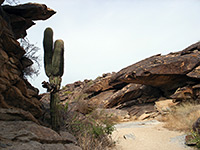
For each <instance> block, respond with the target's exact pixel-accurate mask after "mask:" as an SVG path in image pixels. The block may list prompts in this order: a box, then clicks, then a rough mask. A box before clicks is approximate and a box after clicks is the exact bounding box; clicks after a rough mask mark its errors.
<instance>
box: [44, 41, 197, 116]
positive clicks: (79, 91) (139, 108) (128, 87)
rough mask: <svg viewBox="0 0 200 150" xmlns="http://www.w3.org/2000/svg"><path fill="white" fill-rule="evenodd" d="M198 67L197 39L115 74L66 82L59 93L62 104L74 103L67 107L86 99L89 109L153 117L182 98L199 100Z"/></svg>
mask: <svg viewBox="0 0 200 150" xmlns="http://www.w3.org/2000/svg"><path fill="white" fill-rule="evenodd" d="M199 68H200V42H197V43H195V44H193V45H191V46H189V47H188V48H186V49H184V50H182V51H178V52H175V53H170V54H168V55H160V54H159V55H155V56H152V57H150V58H147V59H144V60H142V61H140V62H138V63H135V64H133V65H130V66H128V67H126V68H124V69H122V70H120V71H119V72H117V73H108V74H103V75H102V76H101V77H98V78H97V79H95V80H84V81H83V82H81V81H78V82H75V83H74V84H68V85H66V86H65V87H64V88H63V89H62V90H61V91H60V96H61V100H62V102H63V103H64V104H65V103H69V104H73V105H69V107H73V109H75V110H77V111H78V108H77V106H74V105H75V103H74V101H76V102H77V101H81V103H83V101H85V103H87V104H88V107H90V108H91V109H92V108H108V109H110V108H113V109H116V108H117V109H123V110H127V111H128V112H129V115H131V116H133V115H134V116H137V118H139V117H140V116H141V115H142V114H145V115H144V116H145V117H146V116H153V117H155V116H156V114H157V113H156V112H157V111H158V112H160V113H162V114H163V113H166V111H167V110H169V109H170V108H171V107H174V106H175V105H177V104H178V103H179V102H181V101H195V102H197V103H199V102H200V85H199V81H200V72H199V70H200V69H199ZM44 99H45V98H44ZM46 99H48V98H47V97H46ZM165 100H166V102H170V103H167V104H166V102H164V101H165ZM159 101H160V102H159ZM155 102H157V107H155V106H154V105H155ZM158 105H159V107H158ZM144 116H143V117H144Z"/></svg>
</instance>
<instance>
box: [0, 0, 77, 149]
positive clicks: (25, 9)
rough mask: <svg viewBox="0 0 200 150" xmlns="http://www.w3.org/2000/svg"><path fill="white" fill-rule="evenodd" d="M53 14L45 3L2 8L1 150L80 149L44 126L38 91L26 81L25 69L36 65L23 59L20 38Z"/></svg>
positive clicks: (70, 139) (63, 134)
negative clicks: (37, 23) (36, 21)
mask: <svg viewBox="0 0 200 150" xmlns="http://www.w3.org/2000/svg"><path fill="white" fill-rule="evenodd" d="M3 1H4V0H3ZM3 1H0V4H2V3H3ZM54 13H55V11H53V10H51V9H49V8H47V7H46V5H43V4H35V3H28V4H23V5H18V6H8V5H5V6H0V68H1V69H0V149H4V150H11V149H15V150H23V149H24V150H25V149H26V150H35V149H37V150H44V149H46V150H51V149H52V150H53V149H59V150H71V149H73V150H80V148H79V147H78V146H76V144H77V142H76V139H75V138H74V137H73V136H72V135H71V134H69V133H68V132H63V131H62V132H60V133H57V132H55V131H53V130H52V129H50V128H47V127H44V126H42V125H41V119H40V118H41V117H42V116H43V115H44V109H43V108H44V106H43V105H42V103H41V102H40V96H39V95H38V89H36V88H34V87H33V86H32V85H31V84H30V83H29V82H28V81H27V80H26V79H24V78H23V70H24V69H25V68H26V67H28V66H30V65H32V64H33V62H32V61H31V60H30V59H28V58H26V57H25V56H24V54H25V53H26V52H25V50H24V49H23V48H22V47H21V46H20V44H19V42H18V41H17V39H18V38H23V37H24V36H26V30H27V29H28V28H29V27H31V26H32V25H33V24H35V23H34V22H33V21H34V20H46V19H48V18H49V17H51V16H52V15H53V14H54Z"/></svg>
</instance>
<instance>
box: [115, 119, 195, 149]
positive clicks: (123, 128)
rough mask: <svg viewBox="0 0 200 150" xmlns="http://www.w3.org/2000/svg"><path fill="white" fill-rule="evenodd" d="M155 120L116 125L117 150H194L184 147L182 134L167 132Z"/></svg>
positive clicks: (161, 124)
mask: <svg viewBox="0 0 200 150" xmlns="http://www.w3.org/2000/svg"><path fill="white" fill-rule="evenodd" d="M162 126H163V123H161V122H158V121H156V120H153V121H144V122H127V123H120V124H118V125H116V131H115V132H114V133H113V135H112V138H113V139H114V140H115V141H116V142H117V143H116V144H117V150H194V148H191V147H188V146H186V145H184V138H185V135H184V133H181V132H176V131H169V130H167V129H165V128H163V127H162Z"/></svg>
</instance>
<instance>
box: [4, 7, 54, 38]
mask: <svg viewBox="0 0 200 150" xmlns="http://www.w3.org/2000/svg"><path fill="white" fill-rule="evenodd" d="M2 9H3V11H4V12H5V13H6V15H7V18H8V21H9V23H10V25H11V27H12V30H13V33H14V36H15V38H16V39H18V38H23V37H25V36H26V35H27V33H26V30H27V29H28V28H30V27H31V26H32V25H34V24H35V23H34V22H33V20H46V19H48V18H50V17H51V16H52V15H53V14H55V13H56V12H55V11H54V10H52V9H50V8H48V7H47V6H46V5H44V4H37V3H27V4H21V5H17V6H9V5H4V6H2Z"/></svg>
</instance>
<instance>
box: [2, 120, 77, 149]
mask: <svg viewBox="0 0 200 150" xmlns="http://www.w3.org/2000/svg"><path fill="white" fill-rule="evenodd" d="M0 130H1V132H0V149H1V148H2V149H5V150H11V149H15V150H27V149H30V150H32V149H33V150H35V149H38V150H51V149H52V150H53V149H54V150H55V149H59V150H71V149H70V147H71V148H72V147H73V148H74V150H81V149H80V148H79V147H78V146H76V143H77V141H76V139H75V137H74V136H72V135H71V134H69V133H68V132H62V133H61V134H58V133H57V132H55V131H53V130H51V129H50V128H46V127H43V126H40V125H38V124H36V123H33V122H31V121H0Z"/></svg>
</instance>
